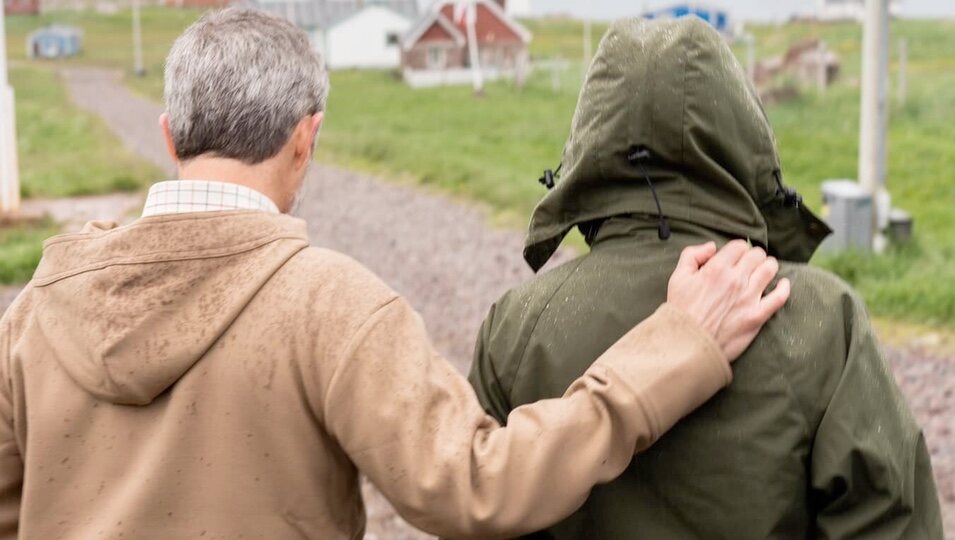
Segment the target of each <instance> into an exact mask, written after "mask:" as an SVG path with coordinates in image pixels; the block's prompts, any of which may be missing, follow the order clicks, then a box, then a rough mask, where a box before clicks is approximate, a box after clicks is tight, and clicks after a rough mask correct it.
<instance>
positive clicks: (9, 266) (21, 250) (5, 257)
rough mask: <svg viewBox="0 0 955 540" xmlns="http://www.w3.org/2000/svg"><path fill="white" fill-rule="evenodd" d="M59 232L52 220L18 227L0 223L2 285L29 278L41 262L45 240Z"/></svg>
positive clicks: (0, 275)
mask: <svg viewBox="0 0 955 540" xmlns="http://www.w3.org/2000/svg"><path fill="white" fill-rule="evenodd" d="M57 232H58V228H57V226H56V224H54V223H52V222H50V221H42V222H40V223H32V224H27V225H21V226H18V227H9V226H6V227H5V226H4V225H3V224H2V223H0V285H10V284H14V283H23V282H25V281H27V280H29V279H30V276H32V275H33V269H34V268H36V265H37V263H39V262H40V255H41V254H42V251H43V249H42V246H43V241H44V240H46V239H47V238H49V237H50V236H52V235H54V234H56V233H57Z"/></svg>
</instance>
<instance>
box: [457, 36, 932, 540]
mask: <svg viewBox="0 0 955 540" xmlns="http://www.w3.org/2000/svg"><path fill="white" fill-rule="evenodd" d="M561 163H562V169H563V171H564V174H563V176H562V177H561V178H560V179H559V181H558V182H557V183H556V185H555V186H552V187H553V189H552V190H551V191H550V192H549V193H548V194H547V195H546V197H544V199H543V200H542V201H541V202H540V204H539V205H538V207H537V209H536V210H535V212H534V215H533V218H532V220H531V224H530V232H529V235H528V238H527V244H526V248H525V251H524V256H525V259H526V260H527V262H528V263H529V264H530V265H531V267H532V268H533V269H534V270H535V271H537V270H539V269H540V268H541V267H542V266H543V265H544V264H545V263H546V262H547V261H548V260H549V258H550V257H551V255H552V254H553V253H554V251H555V250H556V248H557V246H558V245H559V244H560V242H561V241H562V239H563V238H564V236H565V235H566V234H567V233H568V232H569V231H570V230H571V229H572V228H573V227H578V228H579V229H580V230H581V232H582V233H583V234H584V236H585V238H586V239H587V242H588V243H589V244H590V245H591V251H590V253H589V254H587V255H584V256H582V257H579V258H577V259H576V260H574V261H571V262H569V263H567V264H564V265H562V266H560V267H558V268H556V269H554V270H552V271H549V272H547V273H544V274H543V275H540V276H539V277H537V278H536V279H534V280H533V281H531V282H529V283H527V284H524V285H523V286H520V287H518V288H516V289H514V290H512V291H510V292H509V293H507V294H506V295H505V296H504V297H503V298H502V299H500V300H499V301H498V302H497V303H496V304H495V305H494V307H493V308H492V309H491V312H490V314H489V315H488V317H487V319H486V321H485V322H484V325H483V327H482V329H481V332H480V336H479V338H478V344H477V348H476V354H475V361H474V365H473V367H472V371H471V377H470V380H471V383H472V384H473V386H474V387H475V389H476V391H477V393H478V396H479V397H480V400H481V402H482V404H483V406H484V407H485V409H486V410H487V411H488V412H489V413H490V414H492V415H494V416H495V417H497V419H498V420H500V421H502V422H503V421H505V420H506V419H507V414H508V412H509V411H511V410H512V409H514V408H516V407H519V406H521V405H523V404H526V403H531V402H534V401H537V400H539V399H543V398H550V397H557V396H560V395H562V394H563V393H564V391H565V390H566V388H567V386H568V385H569V384H570V383H571V382H573V381H574V379H576V378H577V377H578V376H580V374H582V373H583V372H584V371H585V370H586V369H587V367H588V365H589V364H588V360H587V359H591V360H592V359H596V358H597V357H598V356H599V354H600V352H601V351H603V350H605V349H606V348H607V347H608V346H610V345H611V344H612V343H613V342H614V341H615V340H616V339H617V338H619V337H620V336H621V335H623V334H624V333H625V332H626V331H627V330H628V329H629V328H631V327H633V325H634V324H636V323H637V322H639V321H640V320H642V319H644V318H646V317H648V316H649V315H650V314H652V313H653V311H654V310H655V309H656V308H657V307H658V306H659V305H660V304H661V303H663V302H664V301H665V298H666V290H667V278H668V276H669V275H670V273H671V272H672V271H673V268H674V267H675V265H676V262H677V259H678V257H679V254H680V250H681V249H683V248H684V247H686V246H689V245H691V244H698V243H700V242H703V241H707V240H713V241H716V242H718V243H725V242H727V241H729V240H732V239H746V240H749V241H750V242H752V243H753V244H755V245H759V246H762V247H764V248H765V249H766V250H767V252H768V253H769V254H770V255H772V256H774V257H776V258H777V259H778V260H779V261H780V273H779V277H786V278H789V279H790V281H791V282H792V287H793V290H792V297H791V300H790V302H789V304H788V305H787V306H786V307H784V308H783V309H782V310H781V311H780V312H779V313H778V314H777V315H776V316H775V317H774V318H773V319H772V320H771V321H770V322H769V324H767V325H766V327H765V328H764V330H763V331H762V333H761V334H760V335H759V337H758V338H757V339H756V341H755V342H754V343H753V345H752V346H751V347H750V348H749V350H748V351H747V352H746V353H745V354H744V356H743V357H741V359H740V360H739V361H738V363H737V367H736V370H735V374H734V377H735V378H734V381H733V383H732V384H731V385H730V386H729V387H728V388H727V389H725V390H724V391H722V392H721V393H720V394H719V395H718V396H717V397H716V398H715V399H714V400H712V401H711V402H709V403H708V404H706V405H704V406H703V407H702V408H700V409H699V410H698V411H697V412H695V413H693V414H692V415H690V416H688V417H687V418H685V419H684V420H683V421H682V422H681V423H680V424H678V425H677V426H676V427H675V428H674V429H673V430H672V431H670V432H669V433H668V434H667V435H665V436H664V437H663V439H662V440H661V441H660V442H659V443H657V444H656V445H655V446H654V447H652V448H650V449H649V450H648V451H647V452H646V454H644V458H643V459H640V460H637V461H635V462H634V463H633V464H632V465H631V466H630V467H629V469H627V470H626V472H625V473H624V474H623V475H622V476H621V477H620V478H618V479H617V480H615V481H613V482H610V483H609V484H606V485H603V486H599V487H597V488H595V489H594V490H593V492H592V493H591V495H590V497H589V499H588V500H587V502H586V503H585V504H584V505H583V507H582V508H580V509H579V511H577V513H576V514H574V515H573V516H571V517H569V518H568V519H566V520H565V521H564V522H562V523H559V524H557V525H555V526H553V527H552V528H550V529H548V530H547V531H542V532H541V533H539V534H537V535H535V536H536V537H540V538H558V539H580V538H599V539H644V538H645V539H653V540H667V539H674V540H676V539H680V540H683V539H687V538H733V539H740V538H754V539H755V538H830V539H836V538H891V539H896V538H912V539H919V540H926V539H928V540H932V539H940V538H942V527H941V517H940V511H939V504H938V496H937V492H936V488H935V484H934V481H933V477H932V467H931V463H930V461H929V454H928V452H927V450H926V446H925V442H924V439H923V436H922V433H921V430H920V429H919V427H918V425H917V424H916V422H915V420H914V419H913V416H912V414H911V412H910V411H909V408H908V406H907V405H906V402H905V399H904V398H903V396H902V395H901V393H900V391H899V389H898V387H897V386H896V384H895V382H894V380H893V378H892V374H891V373H890V371H889V368H888V367H887V365H886V362H885V360H884V359H883V357H882V355H881V353H880V350H879V345H878V343H877V340H876V338H875V336H874V335H873V332H872V328H871V325H870V323H869V320H868V317H867V314H866V309H865V306H864V305H863V303H862V302H861V301H860V300H859V298H858V296H857V295H856V294H855V293H854V292H853V291H852V290H851V289H850V288H849V286H847V285H846V284H845V283H843V282H842V281H840V280H839V279H838V278H836V277H834V276H833V275H831V274H829V273H827V272H825V271H823V270H819V269H817V268H813V267H811V266H807V265H806V264H805V263H807V262H808V261H809V259H810V257H811V256H812V254H813V252H814V251H815V250H816V248H817V247H818V245H819V243H820V242H821V241H822V240H823V239H824V238H825V237H826V236H827V235H828V234H829V233H830V232H831V231H830V230H829V229H828V228H827V227H826V225H825V224H824V223H822V222H821V221H820V220H819V219H817V218H816V217H815V216H813V215H812V213H810V212H809V210H808V209H807V208H806V207H805V206H804V205H803V204H802V201H801V199H800V197H799V196H798V194H796V192H795V191H793V190H792V189H789V188H787V187H786V186H785V184H784V182H783V178H782V172H781V166H780V160H779V156H778V154H777V151H776V145H775V140H774V136H773V132H772V129H771V128H770V125H769V122H768V120H767V117H766V114H765V112H764V110H763V108H762V105H761V103H760V101H759V98H758V97H757V95H756V93H755V91H754V89H753V86H752V84H751V83H750V81H749V80H748V78H747V76H746V74H745V73H744V71H743V69H742V68H741V66H740V65H739V62H738V61H737V60H736V58H735V57H734V56H733V54H732V52H731V51H730V49H729V47H728V46H727V45H726V43H725V42H724V40H723V39H722V38H721V37H720V36H719V34H717V32H716V31H714V30H713V29H712V28H710V27H709V26H708V25H707V24H706V23H704V22H702V21H700V20H698V19H696V18H693V17H689V18H684V19H679V20H671V21H646V20H641V19H628V20H622V21H618V22H616V23H615V24H613V25H612V27H611V29H610V31H609V32H608V34H607V35H606V36H605V37H604V39H603V40H602V42H601V44H600V48H599V50H598V53H597V55H596V57H595V59H594V62H593V65H592V66H591V67H590V70H589V73H588V75H587V79H586V82H585V84H584V88H583V91H582V92H581V95H580V101H579V103H578V106H577V111H576V114H575V116H574V120H573V125H572V130H571V134H570V139H569V141H568V142H567V145H566V147H565V149H564V154H563V159H562V161H561ZM547 176H548V177H550V175H547Z"/></svg>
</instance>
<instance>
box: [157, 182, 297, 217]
mask: <svg viewBox="0 0 955 540" xmlns="http://www.w3.org/2000/svg"><path fill="white" fill-rule="evenodd" d="M226 210H261V211H263V212H268V213H270V214H280V213H281V212H279V208H278V206H276V205H275V203H274V202H273V201H272V199H269V198H268V197H267V196H266V195H264V194H262V193H260V192H259V191H256V190H254V189H252V188H249V187H246V186H240V185H239V184H231V183H229V182H214V181H206V180H170V181H167V182H159V183H157V184H153V186H152V187H151V188H149V195H147V196H146V206H145V208H144V209H143V217H150V216H159V215H163V214H186V213H191V212H222V211H226Z"/></svg>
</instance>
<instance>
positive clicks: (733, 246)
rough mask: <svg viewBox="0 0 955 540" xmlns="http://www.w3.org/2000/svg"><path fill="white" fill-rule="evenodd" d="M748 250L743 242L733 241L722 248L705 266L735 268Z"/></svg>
mask: <svg viewBox="0 0 955 540" xmlns="http://www.w3.org/2000/svg"><path fill="white" fill-rule="evenodd" d="M749 250H750V247H749V244H747V243H746V242H744V241H743V240H733V241H732V242H730V243H728V244H726V245H725V246H723V249H721V250H720V252H719V253H717V254H716V255H714V256H713V258H712V259H710V261H709V262H708V263H707V266H714V267H716V268H732V267H734V266H736V265H737V264H738V263H739V261H740V259H742V258H743V256H744V255H746V253H747V252H748V251H749Z"/></svg>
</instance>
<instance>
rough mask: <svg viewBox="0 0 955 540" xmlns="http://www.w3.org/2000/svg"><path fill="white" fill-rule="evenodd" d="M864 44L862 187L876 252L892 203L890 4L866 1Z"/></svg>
mask: <svg viewBox="0 0 955 540" xmlns="http://www.w3.org/2000/svg"><path fill="white" fill-rule="evenodd" d="M865 9H866V16H865V27H864V30H863V32H864V33H863V44H862V99H861V113H862V114H861V119H860V123H859V183H860V184H862V187H863V188H865V190H866V191H868V192H869V193H870V194H871V195H872V200H873V202H874V209H875V212H873V214H874V215H873V232H874V233H875V241H874V246H873V247H874V248H875V250H876V252H879V251H881V250H882V248H883V247H884V237H883V235H882V230H883V229H885V227H886V225H887V224H888V214H889V209H890V207H891V200H890V198H889V194H888V191H887V190H886V176H887V155H888V124H889V122H888V118H889V111H888V85H889V46H888V44H889V0H866V8H865Z"/></svg>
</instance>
